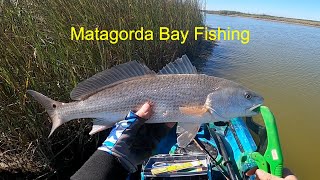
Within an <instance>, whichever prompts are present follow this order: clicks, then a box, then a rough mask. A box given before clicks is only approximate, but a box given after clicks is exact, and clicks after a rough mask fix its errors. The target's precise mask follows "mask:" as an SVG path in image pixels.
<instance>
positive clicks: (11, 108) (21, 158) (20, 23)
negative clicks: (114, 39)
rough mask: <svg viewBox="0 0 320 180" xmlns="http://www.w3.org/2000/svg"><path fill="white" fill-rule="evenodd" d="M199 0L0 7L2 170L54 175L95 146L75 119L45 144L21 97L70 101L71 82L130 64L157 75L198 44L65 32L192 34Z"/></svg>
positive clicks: (38, 113) (39, 119) (42, 129)
mask: <svg viewBox="0 0 320 180" xmlns="http://www.w3.org/2000/svg"><path fill="white" fill-rule="evenodd" d="M199 9H200V2H199V1H198V0H55V1H50V0H44V1H43V0H24V1H15V0H11V1H6V0H5V1H1V2H0V101H1V102H0V103H1V104H0V171H1V170H6V171H21V172H40V171H42V172H54V171H56V170H58V171H59V170H60V169H62V168H64V167H66V166H72V165H73V164H72V163H74V162H75V161H76V160H77V159H85V158H87V156H86V155H85V154H87V152H88V151H89V150H88V149H95V148H96V147H95V145H96V144H97V136H94V137H89V136H88V131H89V130H90V126H91V124H90V120H86V121H82V120H81V121H73V122H70V123H67V124H66V125H64V126H62V127H61V128H59V129H58V130H57V131H56V132H55V133H54V135H53V137H51V138H50V139H49V138H48V137H47V136H48V134H49V131H50V128H51V125H50V119H49V117H48V115H47V114H46V113H45V112H44V109H43V108H42V107H40V105H39V104H38V103H37V102H35V101H34V100H33V99H32V98H30V97H29V96H28V95H26V90H27V89H33V90H36V91H39V92H42V93H43V94H46V95H48V96H49V97H52V98H53V99H56V100H59V101H66V102H68V101H70V99H69V92H70V91H71V90H72V89H73V88H74V87H75V86H76V84H77V83H78V82H79V81H81V80H84V79H86V78H88V77H90V76H92V75H93V74H95V73H96V72H99V71H101V70H104V69H106V68H110V67H111V66H113V65H117V64H120V63H123V62H126V61H130V60H138V61H141V62H144V63H146V64H147V65H148V66H149V67H151V68H152V69H154V70H158V69H159V68H161V67H162V66H163V65H165V64H166V63H167V62H169V61H172V60H174V59H175V58H176V57H178V56H181V55H182V54H185V53H187V54H188V55H189V56H195V55H196V53H197V50H198V45H199V43H200V42H199V41H194V39H192V36H189V38H188V40H187V42H186V43H185V44H183V45H181V44H180V42H179V41H159V40H158V39H157V38H155V39H154V40H153V41H120V42H119V43H117V44H115V45H112V44H110V43H109V42H107V41H72V40H70V28H71V26H74V27H80V26H83V27H86V28H88V29H94V28H95V27H99V28H101V29H126V30H131V29H138V28H140V27H141V26H143V27H144V28H148V29H152V30H153V31H154V33H155V34H157V32H158V30H159V26H167V27H169V28H170V29H182V30H190V31H191V32H190V33H192V31H193V29H194V27H195V26H202V25H203V21H202V14H201V12H200V10H199Z"/></svg>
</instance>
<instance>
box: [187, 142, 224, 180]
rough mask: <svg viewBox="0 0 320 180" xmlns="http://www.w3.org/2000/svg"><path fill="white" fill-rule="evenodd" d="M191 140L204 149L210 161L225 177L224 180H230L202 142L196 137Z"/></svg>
mask: <svg viewBox="0 0 320 180" xmlns="http://www.w3.org/2000/svg"><path fill="white" fill-rule="evenodd" d="M193 141H194V143H195V144H196V145H197V146H198V147H199V149H200V150H202V151H204V152H205V153H206V154H207V155H208V156H209V157H210V158H211V159H212V161H213V162H214V164H215V166H216V168H217V169H218V170H219V171H220V173H221V174H222V175H223V176H224V177H225V178H226V180H230V177H229V176H228V174H227V173H226V172H225V170H224V169H223V168H222V167H221V165H220V164H219V163H218V162H217V160H216V159H215V158H214V157H213V156H212V155H211V154H210V152H209V151H208V150H207V149H206V147H205V146H204V145H203V143H202V142H201V141H200V140H199V139H198V138H194V139H193Z"/></svg>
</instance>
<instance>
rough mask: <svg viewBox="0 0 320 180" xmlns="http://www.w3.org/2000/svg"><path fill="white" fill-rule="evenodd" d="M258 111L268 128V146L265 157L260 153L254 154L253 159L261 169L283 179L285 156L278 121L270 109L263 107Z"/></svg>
mask: <svg viewBox="0 0 320 180" xmlns="http://www.w3.org/2000/svg"><path fill="white" fill-rule="evenodd" d="M258 110H259V111H260V113H261V115H262V118H263V121H264V124H265V126H266V130H267V138H268V145H267V148H266V151H265V153H264V155H263V156H262V155H261V154H260V153H259V152H253V153H252V154H251V157H252V159H254V160H255V161H256V163H257V165H258V168H259V169H262V170H264V171H266V172H269V173H271V174H273V175H275V176H278V177H282V168H283V156H282V150H281V146H280V140H279V135H278V129H277V124H276V120H275V118H274V115H273V114H272V112H271V111H270V109H269V108H268V107H266V106H261V107H260V108H259V109H258Z"/></svg>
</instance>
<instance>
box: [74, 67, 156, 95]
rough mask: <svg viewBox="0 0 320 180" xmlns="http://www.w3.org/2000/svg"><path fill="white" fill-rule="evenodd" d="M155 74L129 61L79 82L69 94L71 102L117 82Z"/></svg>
mask: <svg viewBox="0 0 320 180" xmlns="http://www.w3.org/2000/svg"><path fill="white" fill-rule="evenodd" d="M147 74H155V72H154V71H152V70H150V69H149V68H148V67H147V66H146V65H143V64H140V63H138V62H137V61H130V62H127V63H124V64H120V65H118V66H114V67H112V68H110V69H106V70H104V71H102V72H99V73H97V74H95V75H93V76H92V77H90V78H88V79H86V80H84V81H82V82H80V83H79V84H78V85H77V86H76V87H75V88H74V89H73V90H72V91H71V93H70V97H71V99H73V100H83V99H85V98H86V97H88V96H89V95H91V94H94V93H96V92H99V91H101V90H102V89H105V88H107V87H108V86H109V85H112V84H115V83H117V82H119V81H123V80H126V79H130V78H133V77H137V76H143V75H147Z"/></svg>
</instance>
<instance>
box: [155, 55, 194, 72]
mask: <svg viewBox="0 0 320 180" xmlns="http://www.w3.org/2000/svg"><path fill="white" fill-rule="evenodd" d="M158 74H197V69H196V68H195V67H194V66H193V65H192V64H191V62H190V60H189V58H188V56H187V55H183V56H182V57H181V58H178V59H176V60H175V61H174V62H171V63H169V64H167V65H166V66H165V67H163V68H162V69H161V70H160V71H159V72H158Z"/></svg>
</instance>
